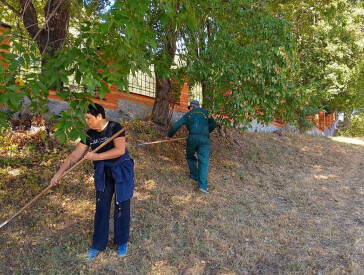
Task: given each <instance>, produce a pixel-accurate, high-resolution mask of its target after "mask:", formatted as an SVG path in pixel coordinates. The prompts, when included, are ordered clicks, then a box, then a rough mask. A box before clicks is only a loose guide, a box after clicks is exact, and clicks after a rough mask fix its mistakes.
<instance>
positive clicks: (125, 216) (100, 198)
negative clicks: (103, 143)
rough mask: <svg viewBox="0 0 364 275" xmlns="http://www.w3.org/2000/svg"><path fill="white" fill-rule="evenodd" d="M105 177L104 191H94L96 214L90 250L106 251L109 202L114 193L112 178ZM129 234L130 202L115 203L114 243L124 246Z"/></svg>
mask: <svg viewBox="0 0 364 275" xmlns="http://www.w3.org/2000/svg"><path fill="white" fill-rule="evenodd" d="M107 174H108V173H106V177H105V191H104V192H101V191H96V213H95V223H94V235H93V242H92V248H94V249H97V250H104V249H106V245H107V241H108V237H109V220H110V208H111V200H112V197H113V194H114V192H115V183H114V180H113V178H112V177H110V176H108V175H107ZM129 232H130V200H127V201H123V202H120V203H117V202H115V210H114V243H115V244H117V245H121V244H126V243H127V242H128V240H129Z"/></svg>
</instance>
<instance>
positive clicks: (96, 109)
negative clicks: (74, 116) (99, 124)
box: [87, 103, 105, 118]
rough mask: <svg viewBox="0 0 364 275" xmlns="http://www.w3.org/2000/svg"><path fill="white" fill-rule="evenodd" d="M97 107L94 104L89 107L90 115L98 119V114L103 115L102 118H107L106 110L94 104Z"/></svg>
mask: <svg viewBox="0 0 364 275" xmlns="http://www.w3.org/2000/svg"><path fill="white" fill-rule="evenodd" d="M94 105H95V107H94V106H93V105H92V104H89V105H88V111H87V113H88V114H91V115H93V116H94V117H96V116H97V115H98V114H101V116H102V118H105V109H104V107H102V106H101V105H100V104H97V103H94Z"/></svg>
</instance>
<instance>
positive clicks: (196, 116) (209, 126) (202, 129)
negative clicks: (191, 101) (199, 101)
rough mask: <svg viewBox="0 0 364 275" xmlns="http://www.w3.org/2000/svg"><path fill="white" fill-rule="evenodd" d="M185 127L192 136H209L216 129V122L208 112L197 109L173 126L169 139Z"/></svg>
mask: <svg viewBox="0 0 364 275" xmlns="http://www.w3.org/2000/svg"><path fill="white" fill-rule="evenodd" d="M183 125H186V127H187V130H188V131H189V132H190V134H203V135H206V136H208V135H209V134H210V133H211V132H212V131H213V130H214V129H215V127H216V121H215V119H214V118H213V117H209V112H208V111H207V110H205V109H202V108H195V109H193V110H191V111H189V112H188V113H186V114H185V115H184V116H183V117H181V119H180V120H178V121H177V122H176V123H174V124H173V126H172V128H171V130H169V133H168V137H170V138H171V137H173V135H174V134H175V133H176V132H177V131H178V129H179V128H181V127H182V126H183Z"/></svg>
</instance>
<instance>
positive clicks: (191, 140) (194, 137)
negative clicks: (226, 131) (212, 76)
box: [168, 100, 216, 193]
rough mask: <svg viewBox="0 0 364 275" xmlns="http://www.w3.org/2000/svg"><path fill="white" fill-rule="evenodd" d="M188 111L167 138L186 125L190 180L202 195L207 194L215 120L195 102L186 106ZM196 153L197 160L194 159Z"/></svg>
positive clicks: (175, 124)
mask: <svg viewBox="0 0 364 275" xmlns="http://www.w3.org/2000/svg"><path fill="white" fill-rule="evenodd" d="M188 109H189V110H190V111H189V112H188V113H186V114H185V115H184V116H183V117H182V118H181V119H180V120H178V121H177V122H176V123H174V124H173V126H172V128H171V129H170V131H169V133H168V138H172V137H173V135H174V134H175V133H176V132H177V131H178V129H179V128H181V127H182V126H183V125H186V127H187V130H188V131H189V136H188V138H187V145H186V159H187V163H188V167H189V169H190V178H191V179H193V180H195V181H197V183H198V189H199V190H200V191H201V192H203V193H209V190H208V183H207V172H208V166H209V158H210V133H211V132H212V131H213V130H214V129H215V127H216V122H215V119H214V118H213V117H211V116H209V112H208V111H207V110H205V109H203V108H200V103H199V102H198V101H197V100H192V101H191V102H190V105H189V106H188ZM195 152H197V158H196V157H195Z"/></svg>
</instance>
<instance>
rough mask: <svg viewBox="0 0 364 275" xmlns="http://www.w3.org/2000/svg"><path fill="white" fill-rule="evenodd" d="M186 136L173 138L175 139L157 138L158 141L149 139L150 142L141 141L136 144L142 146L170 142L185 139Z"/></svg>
mask: <svg viewBox="0 0 364 275" xmlns="http://www.w3.org/2000/svg"><path fill="white" fill-rule="evenodd" d="M186 138H187V137H181V138H175V139H167V140H158V141H151V142H143V143H138V144H137V145H136V146H144V145H149V144H156V143H163V142H172V141H176V140H182V139H186Z"/></svg>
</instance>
